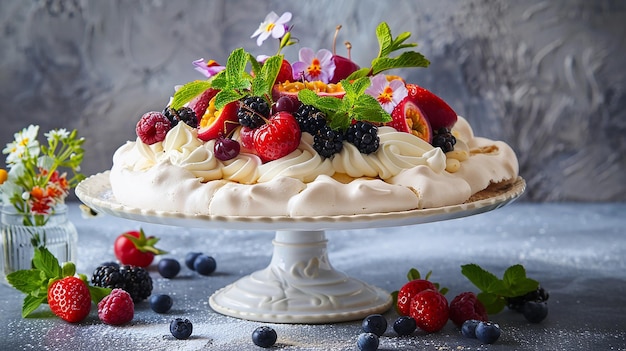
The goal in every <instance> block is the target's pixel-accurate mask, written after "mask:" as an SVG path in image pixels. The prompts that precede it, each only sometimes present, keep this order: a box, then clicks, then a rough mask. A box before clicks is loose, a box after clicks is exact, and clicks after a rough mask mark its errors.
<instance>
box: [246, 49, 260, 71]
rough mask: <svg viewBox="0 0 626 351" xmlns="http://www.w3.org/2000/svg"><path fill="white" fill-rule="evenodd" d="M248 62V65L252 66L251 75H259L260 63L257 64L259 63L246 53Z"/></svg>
mask: <svg viewBox="0 0 626 351" xmlns="http://www.w3.org/2000/svg"><path fill="white" fill-rule="evenodd" d="M248 61H250V64H251V65H252V73H254V74H255V75H259V74H261V63H259V61H257V60H256V58H255V57H254V56H252V54H250V53H248Z"/></svg>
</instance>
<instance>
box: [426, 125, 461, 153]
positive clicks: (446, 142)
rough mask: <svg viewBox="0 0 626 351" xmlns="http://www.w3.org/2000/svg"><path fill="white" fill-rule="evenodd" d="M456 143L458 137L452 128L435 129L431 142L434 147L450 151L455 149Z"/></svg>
mask: <svg viewBox="0 0 626 351" xmlns="http://www.w3.org/2000/svg"><path fill="white" fill-rule="evenodd" d="M454 144H456V138H455V137H454V135H452V133H451V132H450V129H448V128H439V130H437V131H435V133H434V135H433V141H432V143H431V145H432V146H433V147H438V148H441V150H443V152H449V151H452V150H454Z"/></svg>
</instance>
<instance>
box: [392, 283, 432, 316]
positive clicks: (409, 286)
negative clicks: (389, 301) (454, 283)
mask: <svg viewBox="0 0 626 351" xmlns="http://www.w3.org/2000/svg"><path fill="white" fill-rule="evenodd" d="M428 289H430V290H437V288H436V287H435V284H433V283H432V282H430V281H428V280H426V279H413V280H411V281H409V282H408V283H406V284H404V285H403V286H402V288H400V290H399V291H398V297H397V298H398V302H397V307H398V313H399V314H400V315H403V316H408V315H409V314H410V313H411V299H413V296H415V295H417V294H418V293H420V292H422V291H424V290H428Z"/></svg>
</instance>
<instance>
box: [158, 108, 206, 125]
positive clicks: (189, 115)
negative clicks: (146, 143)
mask: <svg viewBox="0 0 626 351" xmlns="http://www.w3.org/2000/svg"><path fill="white" fill-rule="evenodd" d="M163 115H164V116H165V117H166V118H167V119H168V120H169V121H170V123H171V125H172V128H174V127H175V126H176V125H177V124H178V122H183V123H186V124H187V125H188V126H190V127H191V128H197V127H198V119H197V118H196V113H195V112H194V110H193V109H192V108H190V107H181V108H179V109H178V110H175V109H173V108H171V107H166V108H165V109H164V110H163Z"/></svg>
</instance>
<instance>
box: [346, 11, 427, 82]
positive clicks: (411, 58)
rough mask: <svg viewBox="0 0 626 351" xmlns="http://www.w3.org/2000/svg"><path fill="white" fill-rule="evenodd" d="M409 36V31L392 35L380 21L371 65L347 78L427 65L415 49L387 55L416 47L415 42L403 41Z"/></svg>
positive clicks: (351, 78) (352, 78)
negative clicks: (377, 48)
mask: <svg viewBox="0 0 626 351" xmlns="http://www.w3.org/2000/svg"><path fill="white" fill-rule="evenodd" d="M409 37H411V33H410V32H404V33H401V34H400V35H398V36H397V37H395V38H394V37H393V35H392V34H391V29H390V28H389V25H388V24H387V23H386V22H381V23H380V24H379V25H378V27H376V38H377V39H378V46H379V50H378V56H376V58H374V59H373V60H372V63H371V67H365V68H361V69H359V70H357V71H355V72H353V73H352V74H351V75H350V76H348V78H347V79H348V80H355V79H358V78H361V77H365V76H374V75H377V74H379V73H381V72H383V71H387V70H390V69H394V68H410V67H428V65H430V61H428V60H427V59H426V58H425V57H424V55H422V54H420V53H419V52H417V51H412V50H411V51H405V52H403V53H401V54H400V55H399V56H397V57H390V56H389V55H390V54H391V53H393V52H396V51H398V50H402V49H407V48H412V47H416V46H417V44H416V43H405V41H406V40H407V39H409Z"/></svg>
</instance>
